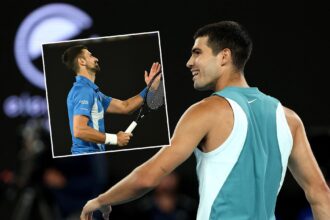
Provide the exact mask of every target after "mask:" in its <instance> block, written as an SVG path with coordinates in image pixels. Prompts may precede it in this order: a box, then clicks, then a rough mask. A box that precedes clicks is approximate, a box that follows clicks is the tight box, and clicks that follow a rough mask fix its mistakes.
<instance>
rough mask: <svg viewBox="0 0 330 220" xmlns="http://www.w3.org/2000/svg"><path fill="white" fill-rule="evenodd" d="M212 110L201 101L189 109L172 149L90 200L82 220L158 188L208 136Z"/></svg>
mask: <svg viewBox="0 0 330 220" xmlns="http://www.w3.org/2000/svg"><path fill="white" fill-rule="evenodd" d="M220 107H221V106H220ZM209 109H210V108H209V106H208V105H207V104H205V103H201V102H200V103H198V104H195V105H193V106H192V107H190V108H189V109H188V110H187V111H186V112H185V113H184V115H183V116H182V117H181V119H180V121H179V122H178V124H177V126H176V129H175V131H174V134H173V137H172V141H171V146H166V147H163V148H162V149H161V150H160V151H159V152H158V153H157V154H156V155H154V156H153V157H152V158H151V159H149V160H148V161H147V162H145V163H144V164H142V165H141V166H139V167H137V168H136V169H135V170H134V171H133V172H132V173H131V174H129V175H128V176H127V177H126V178H124V179H123V180H121V181H120V182H119V183H117V184H116V185H115V186H113V187H112V188H110V189H109V190H108V191H107V192H105V193H103V194H101V195H99V196H98V197H97V198H95V199H93V200H90V201H89V202H88V203H87V204H86V205H85V207H84V209H83V212H82V215H81V219H86V218H87V216H88V214H89V213H91V212H92V211H94V210H96V209H100V208H101V207H102V206H105V205H116V204H121V203H125V202H127V201H131V200H134V199H137V198H139V197H141V196H143V195H144V194H146V193H147V192H149V191H150V190H151V189H153V188H154V187H156V186H157V185H158V184H159V183H160V181H161V180H162V179H163V178H164V177H165V176H166V175H168V174H169V173H171V172H172V171H173V170H174V169H175V168H176V167H177V166H179V165H180V164H181V163H182V162H184V161H185V160H186V159H187V158H189V156H190V155H191V154H192V152H193V150H194V149H195V147H196V146H197V145H198V144H199V142H200V141H201V140H202V139H203V138H204V137H205V136H206V135H207V133H208V132H209V129H210V127H211V126H212V125H213V123H212V122H213V121H214V117H212V115H211V114H210V111H209Z"/></svg>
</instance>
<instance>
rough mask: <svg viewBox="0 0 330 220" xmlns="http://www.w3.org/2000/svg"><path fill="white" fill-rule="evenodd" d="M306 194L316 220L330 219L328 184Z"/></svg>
mask: <svg viewBox="0 0 330 220" xmlns="http://www.w3.org/2000/svg"><path fill="white" fill-rule="evenodd" d="M311 191H312V192H313V193H311V192H309V193H307V194H306V196H307V199H308V201H309V203H310V205H311V208H312V211H313V217H314V219H315V220H328V219H330V190H329V188H328V186H326V184H324V186H321V187H318V188H317V189H314V190H311Z"/></svg>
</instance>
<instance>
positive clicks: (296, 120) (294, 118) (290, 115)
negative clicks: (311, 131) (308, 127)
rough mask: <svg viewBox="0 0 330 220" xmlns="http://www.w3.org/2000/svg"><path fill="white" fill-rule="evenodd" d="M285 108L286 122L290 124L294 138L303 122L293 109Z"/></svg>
mask: <svg viewBox="0 0 330 220" xmlns="http://www.w3.org/2000/svg"><path fill="white" fill-rule="evenodd" d="M283 108H284V114H285V117H286V120H287V122H288V124H289V127H290V130H291V133H292V135H293V136H294V134H295V132H296V130H297V128H298V127H299V126H302V121H301V119H300V117H299V115H298V114H297V113H296V112H294V111H293V110H292V109H289V108H287V107H283Z"/></svg>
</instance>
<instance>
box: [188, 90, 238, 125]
mask: <svg viewBox="0 0 330 220" xmlns="http://www.w3.org/2000/svg"><path fill="white" fill-rule="evenodd" d="M232 114H233V111H232V109H231V106H230V104H229V102H228V101H227V100H226V99H225V98H223V97H220V96H210V97H207V98H205V99H203V100H201V101H199V102H197V103H195V104H193V105H191V106H190V107H189V108H188V109H187V111H186V112H185V114H184V115H186V116H189V118H190V117H193V118H195V119H197V118H200V119H202V120H204V121H209V120H207V119H210V122H212V120H214V119H215V118H217V119H221V118H223V117H230V116H232Z"/></svg>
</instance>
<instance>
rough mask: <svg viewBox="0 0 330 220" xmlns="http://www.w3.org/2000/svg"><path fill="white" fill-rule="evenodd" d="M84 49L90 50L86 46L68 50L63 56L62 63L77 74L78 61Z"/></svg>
mask: <svg viewBox="0 0 330 220" xmlns="http://www.w3.org/2000/svg"><path fill="white" fill-rule="evenodd" d="M83 49H86V50H88V49H87V47H86V46H85V45H76V46H72V47H70V48H68V49H66V50H65V51H64V53H63V55H62V63H64V65H65V66H66V67H67V68H68V69H70V70H72V71H73V72H75V73H77V72H78V64H77V62H76V61H77V58H78V56H79V55H80V54H81V53H82V50H83Z"/></svg>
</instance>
